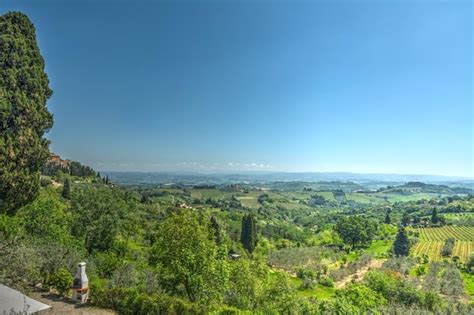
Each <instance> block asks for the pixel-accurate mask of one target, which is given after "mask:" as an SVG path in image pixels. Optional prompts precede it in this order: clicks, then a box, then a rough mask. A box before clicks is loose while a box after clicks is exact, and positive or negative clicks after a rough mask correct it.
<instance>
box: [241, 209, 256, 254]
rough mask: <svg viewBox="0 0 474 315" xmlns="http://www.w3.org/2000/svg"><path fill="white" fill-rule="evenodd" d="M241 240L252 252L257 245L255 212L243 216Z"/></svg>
mask: <svg viewBox="0 0 474 315" xmlns="http://www.w3.org/2000/svg"><path fill="white" fill-rule="evenodd" d="M240 241H241V242H242V244H243V245H244V247H245V249H246V250H247V251H248V252H249V253H250V254H252V253H253V251H254V250H255V246H256V245H257V222H256V220H255V216H254V215H253V214H248V215H246V216H244V217H243V218H242V231H241V234H240Z"/></svg>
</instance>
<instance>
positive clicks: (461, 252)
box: [412, 226, 474, 261]
mask: <svg viewBox="0 0 474 315" xmlns="http://www.w3.org/2000/svg"><path fill="white" fill-rule="evenodd" d="M414 231H416V232H418V233H419V235H420V236H419V242H418V243H416V244H415V245H414V246H413V248H412V253H413V254H414V255H415V256H421V255H423V254H426V255H428V257H430V259H431V260H441V259H442V256H441V253H440V252H441V248H442V247H443V243H444V241H445V240H446V239H448V238H450V237H453V238H455V239H456V243H455V245H454V250H453V256H458V257H459V258H460V259H461V261H466V260H467V259H468V258H469V255H470V254H471V253H473V252H474V227H466V226H444V227H438V228H418V229H414Z"/></svg>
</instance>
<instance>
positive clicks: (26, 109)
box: [0, 12, 53, 214]
mask: <svg viewBox="0 0 474 315" xmlns="http://www.w3.org/2000/svg"><path fill="white" fill-rule="evenodd" d="M52 94H53V92H52V90H51V89H50V88H49V80H48V76H47V74H46V73H45V71H44V60H43V57H42V56H41V54H40V50H39V48H38V44H37V42H36V34H35V27H34V25H33V24H32V23H31V21H30V20H29V19H28V17H27V16H26V15H24V14H23V13H20V12H10V13H7V14H5V15H2V16H0V213H8V214H14V213H15V212H16V210H17V209H18V208H20V207H21V206H23V205H25V204H27V203H29V202H31V201H32V200H33V199H34V198H36V196H37V194H38V191H39V187H40V169H41V167H42V166H43V165H44V164H45V163H46V160H47V158H48V156H49V150H48V145H49V141H48V140H46V139H45V138H43V135H44V134H45V132H47V131H48V130H49V129H50V128H51V127H52V125H53V116H52V115H51V113H50V112H49V111H48V109H47V108H46V101H47V100H48V99H49V98H50V97H51V95H52Z"/></svg>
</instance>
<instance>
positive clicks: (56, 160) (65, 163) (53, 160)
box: [47, 153, 71, 168]
mask: <svg viewBox="0 0 474 315" xmlns="http://www.w3.org/2000/svg"><path fill="white" fill-rule="evenodd" d="M70 163H71V160H63V159H61V157H60V156H59V155H57V154H54V153H50V154H49V159H48V161H47V164H52V165H55V166H59V167H61V168H69V164H70Z"/></svg>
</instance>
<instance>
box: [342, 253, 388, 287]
mask: <svg viewBox="0 0 474 315" xmlns="http://www.w3.org/2000/svg"><path fill="white" fill-rule="evenodd" d="M384 261H385V259H373V260H371V261H370V263H369V264H368V265H367V266H365V267H363V268H361V269H359V270H357V272H356V273H353V274H351V275H349V276H347V277H345V278H344V279H342V280H339V281H337V282H336V283H334V286H335V287H336V289H341V288H343V287H345V286H346V285H347V284H348V283H349V282H351V281H352V279H355V281H360V280H362V279H363V278H364V275H365V274H366V273H367V272H368V271H369V270H370V269H377V268H380V267H382V264H383V262H384Z"/></svg>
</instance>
